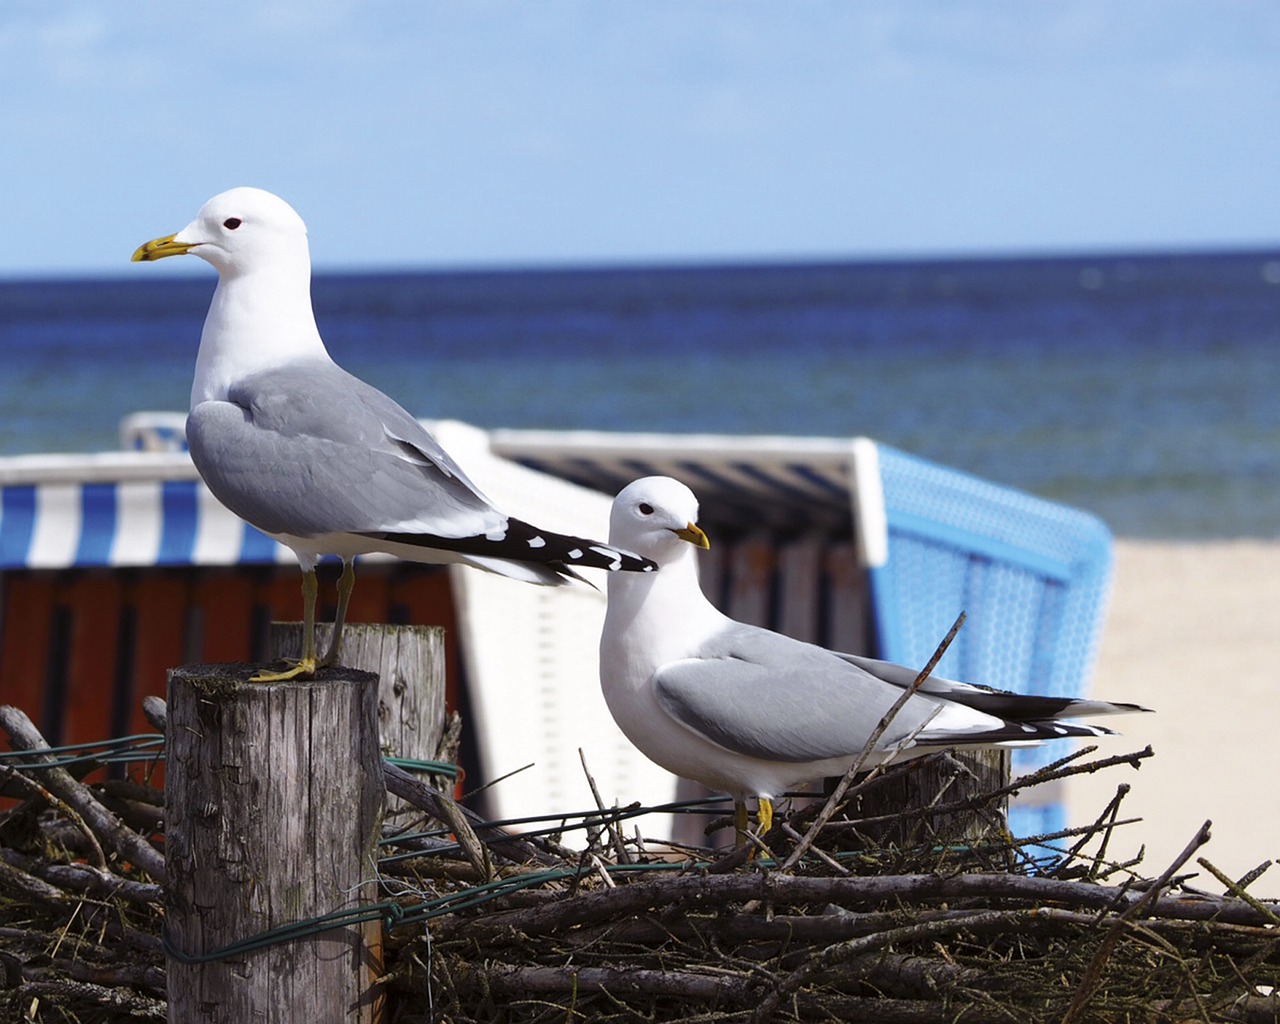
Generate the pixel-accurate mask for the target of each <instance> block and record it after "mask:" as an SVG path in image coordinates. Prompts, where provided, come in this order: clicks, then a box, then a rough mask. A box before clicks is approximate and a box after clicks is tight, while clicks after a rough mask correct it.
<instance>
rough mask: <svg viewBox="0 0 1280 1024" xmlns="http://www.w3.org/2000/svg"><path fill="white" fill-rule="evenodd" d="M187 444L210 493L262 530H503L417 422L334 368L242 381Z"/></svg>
mask: <svg viewBox="0 0 1280 1024" xmlns="http://www.w3.org/2000/svg"><path fill="white" fill-rule="evenodd" d="M187 442H188V445H189V447H190V449H191V457H192V460H193V461H194V462H195V464H196V468H197V469H198V470H199V471H200V475H201V476H202V477H203V478H204V480H205V482H206V483H207V484H208V485H209V489H210V490H211V491H213V493H214V494H215V495H216V496H217V497H218V499H219V500H220V501H221V502H222V503H223V504H225V505H226V506H227V507H228V508H230V509H231V510H232V511H233V512H235V513H236V514H237V515H239V516H240V517H241V518H242V519H245V520H247V521H248V522H250V523H252V524H253V525H254V526H256V527H258V529H260V530H263V531H265V532H267V533H290V534H294V535H297V536H314V535H318V534H323V533H338V532H349V533H373V532H379V531H400V532H411V531H415V530H416V531H419V532H428V533H433V534H436V535H438V536H441V537H467V536H474V535H477V534H484V533H486V532H487V531H490V530H494V529H498V528H501V527H502V526H503V525H504V524H505V523H506V517H505V516H503V515H502V514H501V513H500V512H498V511H497V510H496V509H494V508H493V506H492V505H491V504H490V503H489V501H488V499H486V498H485V497H484V495H483V494H481V493H480V491H479V489H478V488H477V487H476V486H475V485H474V484H472V483H471V481H470V480H469V479H467V476H466V474H465V473H463V471H462V469H461V468H460V467H459V466H458V465H457V463H455V462H454V461H453V459H451V458H450V457H449V455H448V453H447V452H445V451H444V449H443V448H441V447H440V445H439V443H437V441H436V440H435V438H434V437H432V436H431V434H430V433H428V432H427V431H426V430H425V429H424V428H423V427H422V426H421V425H420V424H419V423H418V422H417V420H415V419H414V418H413V417H412V416H411V415H409V413H408V412H406V411H405V410H404V409H403V408H401V407H400V406H399V405H397V404H396V403H395V402H394V401H392V400H391V399H390V398H388V397H387V396H386V395H384V394H383V393H382V392H380V391H378V390H377V389H376V388H374V387H372V386H370V385H368V384H366V383H365V382H364V381H362V380H360V379H359V378H358V377H354V376H352V375H351V374H349V373H347V372H346V371H345V370H343V369H342V368H341V367H338V366H335V365H334V364H332V363H324V362H318V361H308V362H298V363H292V364H289V365H287V366H284V367H279V368H276V369H271V370H264V371H261V372H259V373H256V374H252V375H250V376H248V377H246V378H244V379H243V380H241V381H239V382H238V383H237V384H235V385H234V386H233V387H232V388H231V390H230V394H229V400H228V401H222V402H218V401H210V402H202V403H200V404H199V405H197V406H196V407H195V408H193V409H192V410H191V413H190V415H189V416H188V417H187Z"/></svg>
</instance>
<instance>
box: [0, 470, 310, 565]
mask: <svg viewBox="0 0 1280 1024" xmlns="http://www.w3.org/2000/svg"><path fill="white" fill-rule="evenodd" d="M290 561H293V555H292V554H291V552H289V550H288V549H287V548H284V547H282V546H281V545H279V544H277V543H276V542H275V541H274V540H272V539H271V538H269V537H266V536H264V535H263V534H261V533H259V532H258V531H257V530H255V529H254V528H253V527H251V526H249V525H247V524H246V523H244V522H243V521H242V520H241V519H239V518H238V517H237V516H235V515H234V514H232V513H231V512H229V511H228V510H227V509H225V508H224V507H223V506H222V505H221V504H219V502H218V500H217V499H216V498H214V496H213V495H212V494H210V493H209V490H208V488H206V487H205V486H204V484H203V483H202V482H201V481H200V479H199V477H198V476H197V474H196V471H195V467H194V466H193V465H192V464H191V459H190V457H189V456H187V455H186V454H185V453H179V452H175V453H157V452H113V453H109V454H104V455H23V456H15V457H11V458H5V459H0V570H3V569H17V568H26V569H66V568H85V567H92V566H113V567H121V568H124V567H130V566H152V565H171V566H182V565H236V564H263V563H274V562H290Z"/></svg>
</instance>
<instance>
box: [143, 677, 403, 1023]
mask: <svg viewBox="0 0 1280 1024" xmlns="http://www.w3.org/2000/svg"><path fill="white" fill-rule="evenodd" d="M252 671H253V669H252V667H251V666H243V665H192V666H186V667H183V668H178V669H173V670H172V671H171V672H170V673H169V698H168V730H167V732H168V760H167V765H166V772H165V859H166V869H167V871H168V887H167V912H166V925H165V927H166V938H167V939H168V942H169V944H170V946H172V947H173V949H174V950H176V951H177V952H178V953H181V954H185V955H186V956H187V957H193V956H195V957H198V956H201V955H207V954H210V953H214V952H217V951H218V950H221V949H224V948H225V947H227V946H228V945H230V944H232V943H237V942H241V941H243V940H246V939H250V938H252V937H254V936H256V935H258V934H260V933H261V932H263V931H265V930H268V929H272V928H277V927H281V926H283V925H291V924H295V923H297V922H301V921H307V920H310V919H312V918H316V917H320V916H322V915H325V914H329V913H332V912H334V911H339V910H345V909H350V908H354V907H360V906H369V905H372V904H374V903H376V902H377V900H378V892H377V885H376V882H375V881H374V879H375V875H376V842H377V839H378V835H379V830H380V824H381V817H382V807H383V801H384V797H385V791H384V788H383V782H382V766H381V756H380V752H379V750H378V734H377V680H376V679H375V678H374V677H373V676H372V675H371V674H369V673H367V672H358V671H354V670H349V669H334V670H328V671H325V672H322V673H321V674H320V678H319V679H316V680H307V681H301V682H297V681H291V682H286V683H252V682H249V681H248V677H249V676H250V674H251V673H252ZM381 936H382V923H381V921H378V920H374V921H370V922H365V923H361V924H355V925H348V926H345V927H335V928H330V929H328V930H327V931H322V932H320V933H318V934H314V935H308V936H304V937H301V938H296V939H290V940H288V941H285V942H278V943H274V944H271V945H268V946H266V947H265V948H262V949H258V950H254V951H250V952H243V953H238V954H235V955H234V956H229V957H225V958H219V959H215V960H212V961H210V962H208V963H194V964H193V963H189V962H186V961H185V960H184V959H183V958H180V957H178V956H175V955H173V954H170V956H169V959H168V989H169V1020H170V1021H171V1022H173V1024H178V1022H181V1024H189V1022H191V1021H201V1022H202V1024H244V1022H246V1021H254V1022H258V1024H277V1022H278V1024H286V1022H295V1021H305V1022H306V1024H330V1022H333V1024H337V1022H342V1024H376V1022H377V1021H378V1019H379V1018H380V1016H381V1009H382V997H381V994H380V992H379V991H378V990H377V988H376V987H375V986H374V985H373V981H374V979H375V978H377V977H378V975H379V974H380V973H381V967H382V938H381Z"/></svg>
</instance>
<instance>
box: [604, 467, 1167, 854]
mask: <svg viewBox="0 0 1280 1024" xmlns="http://www.w3.org/2000/svg"><path fill="white" fill-rule="evenodd" d="M697 520H698V500H697V498H696V497H694V494H693V492H692V491H690V490H689V488H688V487H686V486H685V485H684V484H682V483H680V482H679V481H677V480H673V479H671V478H670V477H660V476H653V477H644V478H643V479H640V480H636V481H635V482H634V483H631V484H629V485H628V486H627V487H625V488H623V490H622V491H621V492H620V493H619V494H618V496H617V498H615V499H614V502H613V509H612V512H611V515H610V519H609V542H610V543H611V544H616V545H619V546H622V547H625V548H627V549H628V550H631V551H635V552H636V553H637V554H639V555H641V556H643V557H646V558H651V559H653V561H654V562H656V563H657V565H658V571H657V572H656V573H649V574H645V575H638V574H637V575H630V574H626V575H623V574H619V575H614V576H611V577H610V578H609V581H608V588H609V605H608V610H607V611H606V613H605V622H604V632H603V634H602V636H601V640H600V683H601V687H602V689H603V691H604V697H605V702H606V703H607V704H608V705H609V711H610V712H611V713H612V714H613V717H614V719H615V720H616V721H617V723H618V726H619V727H620V728H621V729H622V731H623V732H624V733H625V734H626V736H627V738H628V739H630V740H631V742H632V743H634V744H635V745H636V747H638V748H639V750H640V751H641V753H643V754H644V755H645V756H646V757H648V758H649V759H650V760H652V761H654V762H656V763H657V764H659V765H661V766H662V767H663V768H666V769H667V770H668V771H669V772H672V773H673V774H675V775H679V776H681V777H683V778H686V779H693V780H695V781H697V782H701V783H703V784H704V785H706V786H709V787H711V788H712V789H715V790H719V791H721V792H727V793H729V794H730V795H731V796H732V797H733V800H734V812H735V815H734V816H735V823H736V824H737V827H738V831H739V833H742V832H744V831H745V829H746V824H747V810H746V800H747V797H749V796H754V797H756V798H757V800H758V807H759V819H760V831H761V834H762V835H763V834H764V833H766V832H768V830H769V828H770V827H771V824H772V820H773V805H772V801H773V800H774V799H775V798H776V797H778V796H779V795H781V794H782V793H785V792H786V791H787V790H789V789H793V788H795V787H797V786H801V785H804V784H806V783H809V782H813V781H815V780H816V779H820V778H825V777H829V776H842V775H844V773H845V772H846V770H847V769H848V768H849V767H850V766H851V765H852V764H853V763H854V761H855V760H856V759H857V758H858V757H859V756H860V755H861V754H862V752H863V748H864V747H865V746H866V745H867V743H868V742H869V741H870V739H871V738H872V736H873V734H874V733H875V731H876V729H877V727H878V726H879V724H880V722H881V720H882V719H883V718H884V717H885V715H886V714H887V713H888V712H889V710H890V709H891V708H892V707H893V706H894V704H895V703H896V702H897V701H898V698H899V697H901V696H902V695H903V692H904V691H905V690H906V689H907V688H908V687H910V686H911V685H912V683H913V682H915V680H916V676H917V674H918V673H917V672H916V671H914V670H912V669H908V668H903V667H901V666H899V665H893V664H890V663H889V662H884V661H876V660H874V659H871V658H862V657H858V656H857V655H852V654H838V653H835V652H833V651H828V650H825V649H824V648H821V647H818V646H816V645H814V644H808V643H802V642H801V641H799V640H793V639H791V638H790V637H786V636H782V635H781V634H779V633H773V632H770V631H769V630H767V629H761V628H760V627H758V626H750V625H747V624H745V623H742V622H736V621H734V620H733V619H731V618H729V617H728V616H727V615H724V614H722V613H721V612H720V611H718V610H717V609H716V608H715V607H714V606H713V605H712V604H711V602H710V601H708V600H707V599H706V597H705V596H704V595H703V593H702V589H701V587H700V586H699V585H698V572H697V562H696V557H695V556H696V555H697V552H698V549H700V548H707V547H710V542H709V541H708V540H707V535H706V534H705V533H703V532H702V530H701V529H699V527H698V526H697ZM1145 710H1147V709H1146V708H1142V707H1139V706H1138V705H1136V704H1111V703H1108V702H1106V701H1092V700H1073V699H1070V698H1064V697H1038V696H1027V695H1022V694H1014V693H1006V692H1004V691H1002V690H992V689H988V688H986V687H981V686H973V685H970V684H968V683H960V682H955V681H952V680H949V679H943V678H941V677H938V676H932V675H931V676H929V677H928V678H927V679H926V680H924V682H923V683H922V684H921V685H920V687H919V689H918V690H916V692H915V693H914V694H912V696H911V697H910V698H909V699H908V700H907V701H906V703H905V704H904V705H903V706H902V707H901V708H900V709H899V711H898V713H897V714H896V715H895V716H894V717H893V719H892V721H891V722H890V723H889V725H888V728H886V729H885V731H884V732H883V734H882V735H881V736H880V737H879V739H878V740H877V741H876V743H875V745H874V747H873V748H872V749H871V750H870V751H869V756H868V757H867V758H866V760H865V761H864V762H863V763H864V765H865V766H866V767H871V766H872V765H875V764H878V763H880V762H882V761H885V760H888V759H889V758H892V757H894V756H897V755H902V756H914V755H920V754H924V753H927V752H928V751H930V750H932V749H937V748H939V747H987V746H1024V745H1028V744H1035V743H1041V742H1043V741H1045V740H1050V739H1059V738H1061V737H1063V736H1100V735H1108V734H1110V732H1111V730H1109V729H1104V728H1102V727H1100V726H1089V725H1074V724H1064V723H1061V722H1059V721H1058V719H1060V718H1074V717H1087V716H1091V715H1109V714H1118V713H1121V712H1130V711H1145Z"/></svg>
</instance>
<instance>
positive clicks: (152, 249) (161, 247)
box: [129, 235, 193, 263]
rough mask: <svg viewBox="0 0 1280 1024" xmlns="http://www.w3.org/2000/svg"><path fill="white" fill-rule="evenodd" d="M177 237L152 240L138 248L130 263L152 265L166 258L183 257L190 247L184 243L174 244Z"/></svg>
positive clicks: (171, 236) (166, 236)
mask: <svg viewBox="0 0 1280 1024" xmlns="http://www.w3.org/2000/svg"><path fill="white" fill-rule="evenodd" d="M177 237H178V236H177V235H165V236H164V238H153V239H152V240H151V241H150V242H147V243H145V244H143V245H140V246H138V248H137V250H136V251H135V252H134V254H133V259H131V260H130V261H129V262H130V263H152V262H154V261H155V260H162V259H164V258H165V257H166V256H184V255H186V254H187V253H189V252H190V251H191V249H192V248H193V247H192V246H190V245H188V244H187V243H186V242H175V241H174V239H175V238H177Z"/></svg>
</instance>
